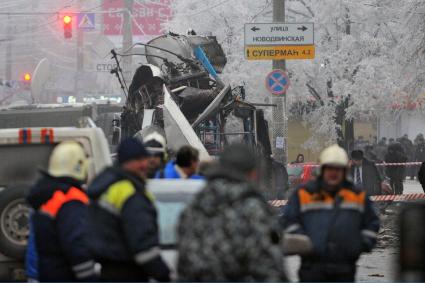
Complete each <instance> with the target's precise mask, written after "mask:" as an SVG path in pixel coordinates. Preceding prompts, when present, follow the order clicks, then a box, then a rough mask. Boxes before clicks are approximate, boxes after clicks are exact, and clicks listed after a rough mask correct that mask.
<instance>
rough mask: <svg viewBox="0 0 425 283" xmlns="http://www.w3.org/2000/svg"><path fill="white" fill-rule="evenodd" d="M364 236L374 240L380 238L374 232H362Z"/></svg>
mask: <svg viewBox="0 0 425 283" xmlns="http://www.w3.org/2000/svg"><path fill="white" fill-rule="evenodd" d="M362 235H364V236H366V237H370V238H373V239H375V238H377V237H378V233H376V232H375V231H372V230H362Z"/></svg>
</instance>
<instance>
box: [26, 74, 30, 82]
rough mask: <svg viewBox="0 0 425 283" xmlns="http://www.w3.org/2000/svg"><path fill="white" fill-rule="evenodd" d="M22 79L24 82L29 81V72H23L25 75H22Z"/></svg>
mask: <svg viewBox="0 0 425 283" xmlns="http://www.w3.org/2000/svg"><path fill="white" fill-rule="evenodd" d="M24 81H25V82H30V81H31V74H30V73H25V75H24Z"/></svg>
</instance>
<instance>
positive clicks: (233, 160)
mask: <svg viewBox="0 0 425 283" xmlns="http://www.w3.org/2000/svg"><path fill="white" fill-rule="evenodd" d="M255 167H256V161H255V155H254V154H253V153H252V151H251V149H250V148H248V147H246V146H242V145H233V146H230V147H229V148H227V149H226V150H225V151H224V152H223V154H222V156H221V158H220V160H219V163H218V164H217V166H216V168H214V169H212V170H211V171H210V172H209V174H208V184H207V186H206V188H205V189H204V190H203V191H202V192H201V193H199V194H198V195H197V196H196V197H195V199H194V200H193V202H192V203H191V204H190V205H189V206H188V208H187V209H186V210H185V211H184V212H183V214H182V217H181V222H180V226H179V229H178V236H179V247H178V250H179V258H178V274H179V277H180V278H179V279H180V281H191V282H195V281H227V282H234V281H269V282H270V281H285V280H286V277H285V273H284V266H283V253H282V250H281V248H280V246H279V238H280V237H279V234H278V229H277V224H276V222H275V217H274V215H273V213H272V211H271V210H270V207H269V206H268V204H267V202H266V201H265V199H264V198H263V196H262V195H261V194H260V193H259V191H257V189H256V187H255V185H254V183H253V182H252V181H253V180H255V179H256V170H255Z"/></svg>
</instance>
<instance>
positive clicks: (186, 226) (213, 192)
mask: <svg viewBox="0 0 425 283" xmlns="http://www.w3.org/2000/svg"><path fill="white" fill-rule="evenodd" d="M198 165H199V153H198V151H197V150H196V149H194V148H192V147H190V146H183V147H182V148H181V149H180V150H179V151H178V152H177V154H176V156H175V158H173V159H171V161H167V159H166V145H165V142H164V140H163V139H161V138H160V137H159V136H155V135H153V136H150V137H147V138H146V139H144V143H142V142H141V141H140V140H138V139H135V138H130V139H127V140H125V141H123V142H122V143H121V144H120V146H119V147H118V150H117V160H116V164H114V165H113V166H111V167H108V168H106V169H105V170H104V171H103V172H102V173H100V174H99V175H98V176H97V177H96V178H95V179H94V180H93V181H92V182H91V183H90V184H89V186H88V188H86V187H85V185H84V184H85V183H86V181H87V176H88V160H87V157H86V154H85V152H84V149H83V148H82V147H81V145H80V144H78V143H77V142H71V141H70V142H63V143H61V144H59V145H58V146H56V148H55V149H54V151H53V152H52V154H51V157H50V160H49V166H48V169H47V171H46V172H43V175H42V176H41V178H40V179H39V181H38V182H37V183H36V184H35V185H34V186H33V188H32V189H31V192H30V194H29V196H28V198H27V200H28V203H29V204H30V206H31V207H32V208H33V212H32V215H31V219H30V223H31V231H30V240H29V243H28V249H27V275H28V277H29V278H30V279H32V280H37V281H65V282H69V281H77V280H78V281H121V282H124V281H139V282H147V281H149V280H152V279H153V280H156V281H161V282H162V281H170V280H171V279H172V278H171V273H170V269H169V267H168V266H167V264H166V263H165V261H164V260H163V258H162V255H161V250H160V242H159V227H158V219H157V218H158V215H157V210H156V207H155V198H154V197H153V195H152V194H151V193H150V192H149V191H148V190H147V188H146V182H147V179H148V177H150V178H185V179H188V178H193V179H199V178H204V179H205V180H206V187H205V188H204V189H203V190H201V191H200V193H198V194H197V195H196V196H195V199H194V200H193V201H191V203H190V204H189V205H188V206H187V207H186V208H185V209H184V211H183V212H182V215H181V218H180V223H179V226H178V230H177V234H178V243H177V251H178V259H177V274H178V278H177V279H178V280H180V281H186V282H196V281H223V282H224V281H228V282H232V281H267V282H282V281H286V280H287V277H286V274H285V270H284V256H285V252H288V251H289V250H288V251H285V249H284V248H283V247H284V245H283V244H282V241H283V240H282V239H283V238H284V237H283V235H286V236H285V237H286V238H288V240H285V241H286V243H287V242H288V241H292V243H294V245H291V244H289V246H290V247H292V251H291V253H295V254H300V255H301V256H302V264H301V268H300V271H299V275H300V280H301V281H308V282H312V281H353V280H354V278H355V272H356V261H357V259H358V258H359V256H360V254H361V253H362V252H368V251H370V250H371V249H372V248H373V246H374V245H375V243H376V234H377V232H378V229H379V218H378V217H377V215H376V213H375V210H374V209H373V207H372V203H371V202H370V201H369V199H368V198H367V197H366V192H365V191H364V190H362V189H361V188H359V187H358V186H356V185H355V184H353V183H352V182H351V181H350V180H349V179H347V177H346V176H347V173H348V170H349V159H348V156H347V153H346V152H345V151H344V150H343V149H342V148H340V147H338V146H336V145H335V146H332V147H330V148H327V149H325V150H324V151H323V152H322V154H321V156H320V166H321V167H320V168H321V169H320V174H319V176H318V178H317V179H316V180H314V181H311V182H309V183H307V184H304V185H302V186H301V187H300V188H299V189H297V190H296V191H295V192H294V193H293V194H292V196H291V198H290V200H289V203H288V205H287V206H285V207H284V209H283V210H282V212H281V213H280V214H279V215H280V216H277V215H276V214H275V213H274V212H273V210H272V208H271V207H270V206H269V204H268V203H267V201H266V199H265V198H264V195H263V194H262V193H261V192H260V190H259V188H258V185H257V182H256V180H257V179H258V162H257V155H256V153H255V152H254V150H253V149H252V148H251V147H249V146H247V145H231V146H229V147H227V148H226V149H225V150H224V152H223V153H222V154H221V155H220V157H219V158H218V160H216V161H214V162H212V163H211V164H209V166H208V168H207V169H205V171H203V173H202V174H198V171H199V170H198ZM286 238H285V239H286ZM296 243H298V244H299V243H303V244H304V245H303V248H301V249H300V250H299V251H297V250H296V249H295V250H294V247H295V246H297V244H296ZM287 246H288V245H287Z"/></svg>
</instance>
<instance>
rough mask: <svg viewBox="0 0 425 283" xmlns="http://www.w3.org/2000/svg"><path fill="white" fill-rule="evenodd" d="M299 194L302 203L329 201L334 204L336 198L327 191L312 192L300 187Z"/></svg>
mask: <svg viewBox="0 0 425 283" xmlns="http://www.w3.org/2000/svg"><path fill="white" fill-rule="evenodd" d="M298 196H299V198H300V204H301V205H304V204H310V203H328V204H332V203H333V202H334V199H333V198H332V197H331V196H330V195H329V194H328V193H326V192H320V193H310V192H308V191H307V190H305V189H300V190H299V191H298Z"/></svg>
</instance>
